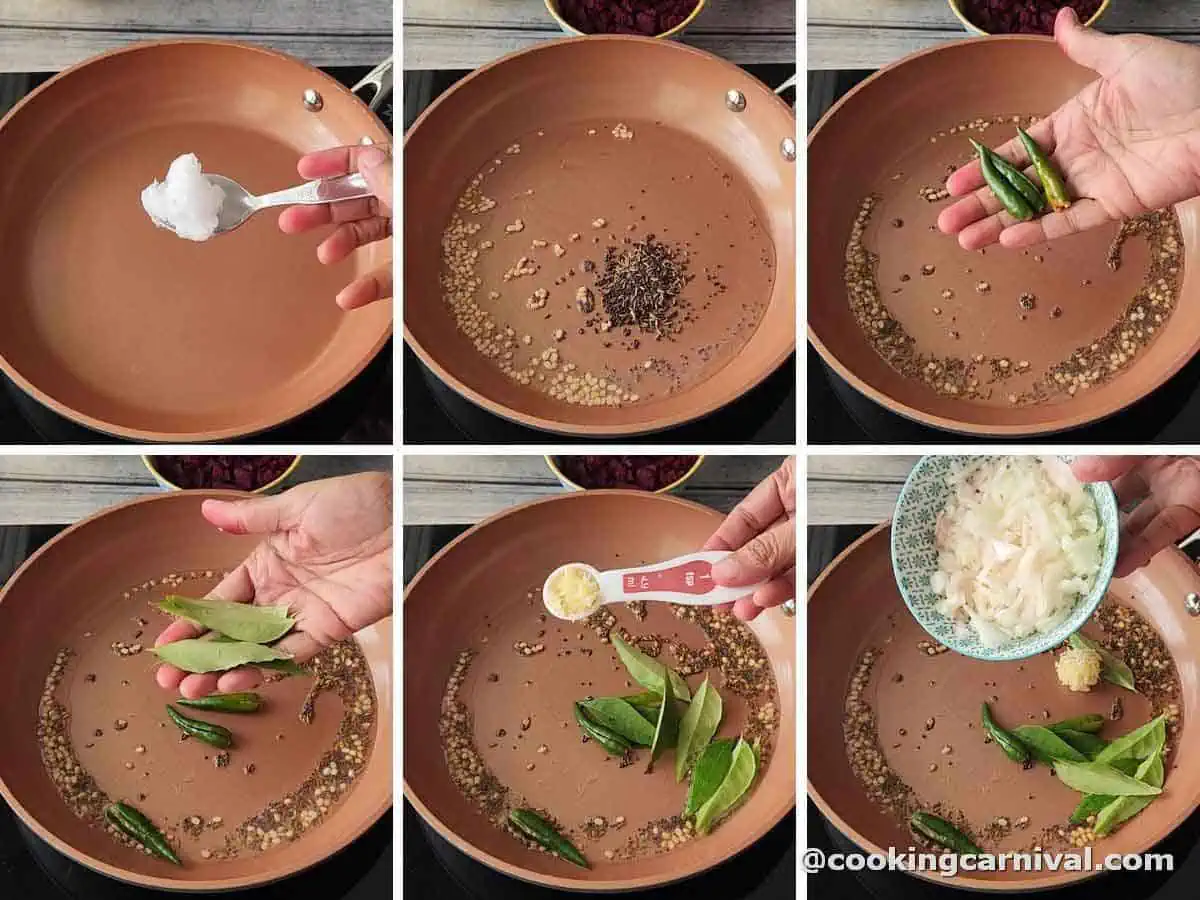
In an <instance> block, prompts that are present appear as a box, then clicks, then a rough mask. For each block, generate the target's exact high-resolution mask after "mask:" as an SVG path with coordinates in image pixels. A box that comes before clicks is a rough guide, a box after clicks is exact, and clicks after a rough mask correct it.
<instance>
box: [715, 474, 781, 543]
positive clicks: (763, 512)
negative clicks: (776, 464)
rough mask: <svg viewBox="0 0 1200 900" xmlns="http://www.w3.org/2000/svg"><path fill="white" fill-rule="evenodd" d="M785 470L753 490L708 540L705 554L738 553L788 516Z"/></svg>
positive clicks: (761, 482) (773, 475)
mask: <svg viewBox="0 0 1200 900" xmlns="http://www.w3.org/2000/svg"><path fill="white" fill-rule="evenodd" d="M784 481H785V478H784V476H783V471H782V469H779V470H776V471H775V472H773V473H771V477H770V478H767V479H765V480H764V481H760V482H759V483H758V484H757V485H755V486H754V490H752V491H751V492H750V493H749V494H747V495H746V496H745V498H744V499H743V500H742V502H741V503H739V504H738V505H737V506H735V507H734V508H733V511H732V512H730V513H729V515H728V516H726V517H725V521H724V522H722V523H721V526H720V527H719V528H718V529H717V530H716V533H715V534H713V536H712V537H710V538H709V539H708V542H707V543H706V544H705V545H704V549H705V550H735V549H737V548H738V547H741V546H744V545H745V544H746V543H747V542H748V541H750V540H751V539H752V538H754V537H755V536H757V535H760V534H762V533H763V532H764V531H766V530H767V529H768V528H769V527H770V526H771V525H773V524H774V523H775V522H776V521H778V520H779V519H780V518H782V517H783V516H785V515H786V514H787V507H786V506H785V502H784V500H785V498H784V493H783V492H784V489H785V487H786V485H785V484H784Z"/></svg>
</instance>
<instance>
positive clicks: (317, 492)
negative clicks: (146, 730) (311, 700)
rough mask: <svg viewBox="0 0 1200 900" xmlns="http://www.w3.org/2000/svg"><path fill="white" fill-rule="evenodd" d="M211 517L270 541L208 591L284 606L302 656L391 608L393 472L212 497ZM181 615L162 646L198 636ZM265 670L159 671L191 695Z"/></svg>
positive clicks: (290, 640)
mask: <svg viewBox="0 0 1200 900" xmlns="http://www.w3.org/2000/svg"><path fill="white" fill-rule="evenodd" d="M201 512H202V514H203V515H204V518H205V519H207V520H208V521H209V522H210V523H211V524H213V525H215V526H216V527H217V528H219V529H221V530H222V531H226V532H229V533H230V534H261V535H263V540H262V543H260V544H259V545H258V546H257V547H255V548H254V551H253V552H252V553H251V554H250V556H249V557H247V558H246V560H245V561H244V562H243V563H242V564H241V565H240V566H238V567H237V568H236V569H234V570H233V571H232V572H230V573H229V574H228V575H227V576H225V578H224V579H223V580H222V581H221V583H220V584H218V585H217V586H216V587H215V588H214V589H213V590H212V591H211V593H210V594H209V596H211V597H217V598H220V599H222V600H231V601H234V602H237V603H255V604H258V605H262V606H266V605H269V604H284V605H286V606H287V607H288V611H289V613H290V614H291V616H292V617H293V618H295V619H296V626H295V628H294V629H293V630H292V631H291V632H290V633H289V634H288V635H287V636H286V637H284V638H283V639H282V640H280V641H279V642H277V643H276V644H275V646H277V647H278V648H279V649H281V650H285V651H287V652H289V653H291V654H292V655H293V657H294V658H295V660H296V662H307V661H308V660H310V659H312V657H314V656H315V655H316V654H317V653H318V651H320V650H321V649H322V648H323V647H326V646H328V645H330V644H333V643H335V642H337V641H341V640H344V639H346V638H348V637H349V636H350V635H352V634H354V632H356V631H359V630H360V629H362V628H366V627H367V626H368V625H371V624H373V623H375V622H378V621H379V620H380V619H382V618H385V617H386V616H388V615H390V614H391V611H392V480H391V478H390V477H388V476H387V475H382V474H377V473H366V474H361V475H348V476H346V477H343V478H331V479H328V480H325V481H313V482H309V483H308V484H302V485H299V486H298V487H294V488H292V489H291V490H289V491H287V492H285V493H283V494H279V495H278V496H275V497H255V498H251V499H247V500H205V501H204V504H203V506H202V507H201ZM203 633H204V629H202V628H200V627H199V626H197V625H193V624H192V623H191V622H187V621H184V620H182V619H179V620H177V621H175V622H173V623H171V624H170V625H168V626H167V627H166V628H165V629H164V630H163V632H162V634H160V635H159V636H158V639H157V640H156V641H155V642H154V645H155V646H156V647H159V646H162V645H163V644H169V643H171V642H173V641H181V640H184V639H186V638H195V637H199V636H201V635H202V634H203ZM260 677H261V676H260V673H259V670H258V669H255V668H252V667H242V668H238V669H231V670H230V671H228V672H221V673H216V672H214V673H209V674H188V673H186V672H184V671H183V670H181V669H178V668H176V667H175V666H172V665H168V664H164V665H162V666H160V667H159V669H158V672H157V675H156V678H157V680H158V683H159V685H160V686H161V687H163V688H166V689H167V690H175V689H178V690H179V692H180V694H182V695H183V696H184V697H203V696H206V695H208V694H211V693H213V692H214V691H221V692H222V693H229V692H233V691H246V690H250V689H251V688H253V687H254V686H255V685H257V684H258V682H259V680H260Z"/></svg>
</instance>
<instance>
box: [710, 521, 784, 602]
mask: <svg viewBox="0 0 1200 900" xmlns="http://www.w3.org/2000/svg"><path fill="white" fill-rule="evenodd" d="M794 565H796V523H795V522H793V521H792V520H791V519H784V520H783V521H781V522H778V523H776V524H775V525H773V526H772V527H771V528H769V529H768V530H767V531H764V532H763V533H762V534H760V535H758V536H757V537H755V538H754V539H753V540H751V541H750V543H748V544H746V545H745V546H744V547H742V549H740V550H738V551H737V552H736V553H733V554H731V555H730V556H727V557H726V558H725V559H723V560H721V561H720V562H719V563H717V564H716V565H715V566H713V570H712V576H713V581H715V582H716V583H717V584H719V585H722V586H725V587H742V586H745V585H751V584H755V583H756V582H759V581H770V580H771V579H772V578H774V577H775V576H776V575H782V574H783V573H784V572H786V571H787V570H788V569H790V568H792V567H793V566H794Z"/></svg>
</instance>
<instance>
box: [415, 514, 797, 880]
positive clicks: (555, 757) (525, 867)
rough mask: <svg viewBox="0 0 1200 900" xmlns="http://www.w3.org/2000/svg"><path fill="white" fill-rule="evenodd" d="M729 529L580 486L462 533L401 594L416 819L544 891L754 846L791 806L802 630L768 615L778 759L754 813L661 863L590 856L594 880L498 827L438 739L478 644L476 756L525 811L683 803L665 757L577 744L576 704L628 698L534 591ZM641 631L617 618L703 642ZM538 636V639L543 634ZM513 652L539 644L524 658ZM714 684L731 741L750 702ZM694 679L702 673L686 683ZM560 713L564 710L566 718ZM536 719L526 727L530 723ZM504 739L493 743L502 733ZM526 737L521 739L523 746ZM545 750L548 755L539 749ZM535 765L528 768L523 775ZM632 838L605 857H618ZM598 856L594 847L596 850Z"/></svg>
mask: <svg viewBox="0 0 1200 900" xmlns="http://www.w3.org/2000/svg"><path fill="white" fill-rule="evenodd" d="M719 523H720V516H719V515H717V514H716V513H715V512H714V511H712V510H709V509H705V508H703V507H700V506H698V505H696V504H693V503H689V502H686V501H682V500H678V499H675V498H668V497H661V496H654V495H648V494H642V493H637V492H627V491H587V492H581V493H576V494H568V495H564V496H560V497H556V498H552V499H549V500H543V501H537V502H534V503H530V504H526V505H524V506H520V507H516V508H515V509H513V510H509V511H508V512H505V513H502V514H500V515H499V516H497V517H494V518H493V519H490V520H488V521H487V522H484V523H482V524H481V525H479V526H477V527H476V528H474V529H472V530H471V531H469V532H467V533H465V534H464V535H463V536H462V537H460V538H459V539H457V540H456V541H455V542H454V543H452V544H450V545H448V546H447V547H446V548H445V549H444V550H443V551H442V552H441V553H439V554H438V555H437V556H435V557H434V558H433V560H431V561H430V563H429V564H428V565H427V566H426V567H425V568H424V569H423V570H422V571H421V572H420V573H419V574H418V575H417V577H416V579H415V580H414V581H413V583H412V584H411V585H410V586H409V588H408V591H407V593H406V596H405V602H404V615H405V638H406V647H407V650H406V653H405V660H404V666H405V681H404V695H405V696H404V715H405V722H404V726H405V735H406V739H405V751H404V752H405V759H404V780H405V792H406V796H407V797H408V799H409V800H410V801H411V802H412V803H413V805H414V806H415V807H416V808H417V810H418V811H419V812H420V813H421V815H422V817H423V818H424V819H425V820H426V821H427V822H428V823H429V824H430V825H431V826H432V827H433V828H434V829H435V830H436V831H437V832H438V833H439V834H440V835H441V836H442V837H443V838H445V839H446V840H448V841H450V842H451V843H452V844H454V845H455V846H456V847H458V848H459V849H460V850H462V851H463V852H465V853H467V854H468V855H470V856H471V857H472V858H473V859H475V860H477V861H479V862H482V863H484V864H486V865H489V866H491V867H492V868H494V869H497V870H498V871H500V872H502V873H505V874H507V875H510V876H513V877H516V878H519V879H523V880H526V881H530V882H535V883H537V884H541V885H544V886H548V887H556V888H564V889H570V890H588V891H629V890H635V889H640V888H650V887H653V886H656V885H661V884H666V883H668V882H672V881H677V880H680V879H683V878H686V877H688V876H690V875H695V874H697V873H699V872H701V871H703V870H705V869H708V868H710V867H712V866H714V865H716V864H717V863H719V862H721V861H723V860H725V859H727V858H729V857H730V856H732V855H733V854H735V853H737V852H739V851H740V850H742V849H744V848H746V847H748V846H749V845H750V844H751V843H753V842H754V841H756V840H757V839H758V838H760V837H761V836H762V835H764V834H765V833H766V832H767V831H768V830H770V828H771V827H773V826H774V825H775V824H776V823H778V822H779V821H780V820H781V819H782V818H783V816H784V815H786V814H787V813H788V812H789V811H790V810H791V809H792V808H793V805H794V801H795V790H794V786H795V782H794V770H795V769H794V759H795V729H794V716H795V670H794V651H795V628H794V620H793V619H791V618H788V617H785V616H783V615H782V614H779V613H772V614H769V615H763V616H760V617H759V618H758V619H757V620H756V621H755V623H754V624H753V630H754V633H755V635H756V636H757V638H758V641H759V643H760V644H761V645H762V647H763V650H764V651H765V653H766V656H767V659H768V663H769V665H770V666H771V667H772V670H773V673H774V676H775V681H776V684H777V687H778V694H779V700H778V705H779V709H778V727H777V728H776V730H775V749H774V755H773V758H772V759H771V761H770V762H769V764H768V765H767V767H766V770H765V772H763V773H761V774H760V776H759V779H758V781H757V782H756V783H755V785H754V788H753V792H752V793H751V794H750V796H749V798H748V799H747V801H746V803H745V804H744V805H743V806H742V807H740V808H739V809H738V810H737V811H736V812H734V813H733V814H732V815H731V816H730V817H729V818H728V819H727V820H726V821H725V822H724V824H722V825H721V826H720V827H719V828H717V829H715V830H714V831H713V832H712V833H711V834H710V835H709V836H707V837H704V838H697V839H695V840H691V841H688V842H686V843H684V844H683V845H682V846H680V847H678V848H676V849H675V850H672V851H670V852H668V853H660V854H657V855H650V856H639V857H637V858H635V859H632V860H621V859H617V860H613V861H609V860H606V859H605V858H603V856H600V855H599V854H598V853H595V850H592V852H593V853H595V856H596V858H594V859H593V860H592V862H593V868H592V869H591V870H590V871H587V870H582V869H578V868H576V867H574V866H571V865H570V864H568V863H566V862H563V861H562V860H558V859H555V858H553V857H551V856H549V855H547V854H545V853H537V852H534V851H532V850H529V849H526V847H525V846H524V845H522V844H520V843H518V842H517V841H516V840H515V839H514V838H512V837H511V836H509V835H508V834H506V833H505V832H503V831H501V830H500V829H499V828H497V827H496V826H495V825H493V824H491V823H490V822H489V821H488V820H487V819H486V818H485V817H484V815H483V814H482V813H480V812H479V811H477V809H476V807H475V806H474V805H472V804H471V803H470V802H468V801H467V800H466V799H465V798H464V797H463V795H462V794H461V793H460V792H459V790H458V788H457V787H456V786H455V784H454V783H453V782H452V781H451V777H450V773H449V770H448V768H447V764H446V761H445V758H444V756H443V751H442V746H441V740H440V738H439V716H440V710H441V706H442V698H443V695H444V693H445V690H446V684H447V680H448V679H449V678H450V675H451V673H452V671H453V670H454V667H455V661H456V659H457V657H458V654H459V652H460V651H462V650H465V649H468V648H470V649H474V650H475V651H477V655H476V657H475V658H474V659H473V661H472V662H471V669H470V672H469V675H468V680H467V682H466V683H465V685H464V688H463V690H464V691H465V694H464V695H463V696H462V702H463V703H465V705H466V706H467V707H468V709H469V710H470V711H471V713H472V714H473V715H474V717H475V721H474V736H475V742H476V745H477V747H478V748H479V752H480V754H481V755H482V756H483V758H484V760H485V761H486V763H487V765H488V766H489V767H490V768H491V769H492V770H493V771H494V772H495V774H496V776H497V777H498V778H499V779H500V780H501V781H502V782H504V783H505V784H506V785H507V786H508V787H509V788H510V789H512V790H514V791H516V792H518V793H519V794H521V795H522V796H523V797H524V798H525V799H526V800H527V801H529V802H530V803H532V804H534V805H536V806H539V807H543V808H546V809H548V810H550V811H551V812H552V813H553V814H554V815H555V816H556V817H557V818H559V819H560V820H561V821H562V822H563V823H564V824H565V825H566V826H568V827H570V828H576V827H578V826H579V824H580V823H581V822H582V821H583V820H584V819H585V818H588V817H594V816H600V817H604V818H606V819H608V820H609V821H610V822H611V821H613V820H615V818H616V816H618V815H623V816H625V817H626V819H627V821H628V826H627V827H628V829H629V830H632V829H634V828H640V827H641V826H642V825H643V824H645V823H646V822H647V821H650V820H651V819H654V818H657V817H659V816H664V817H666V816H671V815H675V814H678V812H679V810H680V808H681V807H680V805H679V804H680V802H681V800H682V798H683V797H684V795H685V794H686V789H685V787H684V786H682V785H678V784H676V783H675V778H674V774H673V771H672V768H673V763H671V761H670V755H669V754H668V755H667V756H664V757H663V760H660V762H659V763H658V764H657V766H656V768H655V772H654V774H653V775H645V774H643V773H644V769H645V760H644V759H642V760H641V764H640V765H639V764H637V763H635V764H634V765H631V766H629V767H627V768H623V769H621V768H618V767H617V765H616V763H615V762H614V761H612V760H606V758H605V757H604V754H603V753H601V752H600V751H599V750H598V748H596V747H595V745H593V744H583V743H580V741H579V736H578V733H577V729H576V728H575V726H574V725H573V724H569V723H568V724H569V727H567V725H564V723H563V720H564V718H570V709H571V704H572V702H573V701H574V700H577V699H580V698H581V697H583V696H587V695H589V694H591V695H594V696H601V695H604V694H612V693H620V692H624V691H626V690H627V688H626V687H625V681H626V680H627V679H628V676H627V674H626V673H625V671H624V669H623V668H621V666H620V664H619V663H618V662H617V661H616V657H615V654H614V653H613V651H612V649H611V646H610V645H607V644H602V643H600V642H599V639H598V638H597V637H596V636H595V635H594V634H593V633H592V631H591V629H590V628H589V626H587V625H586V624H583V623H578V624H572V623H558V622H556V621H554V620H549V621H546V622H541V621H540V620H539V619H538V614H539V613H540V612H541V611H542V610H541V605H540V599H530V598H529V597H528V596H527V592H528V590H529V589H530V587H531V586H532V585H534V584H537V585H540V584H541V582H542V580H543V579H544V578H545V576H546V574H547V573H549V572H550V571H551V570H552V569H554V568H555V567H557V566H558V565H561V564H562V563H563V562H567V561H569V560H574V559H585V560H588V561H590V562H593V563H594V564H596V565H597V566H602V567H604V566H610V565H633V564H636V563H637V562H638V561H641V560H653V559H666V558H670V557H671V556H673V555H678V554H680V553H684V552H686V551H687V550H688V549H692V548H695V547H698V546H700V545H701V544H702V543H703V542H704V541H705V540H706V539H707V538H708V537H709V535H711V533H712V531H713V529H714V528H715V527H716V526H717V525H718V524H719ZM649 606H650V609H649V611H648V615H647V618H646V620H645V621H644V622H642V621H637V620H636V619H635V618H634V617H633V616H632V614H631V613H629V612H628V611H626V610H625V609H624V607H618V608H615V609H614V615H616V616H617V618H618V620H619V622H620V624H621V625H622V626H624V627H626V628H627V629H629V631H630V632H631V633H632V634H661V635H669V634H672V633H678V634H679V636H680V637H681V638H682V639H683V640H685V641H686V642H687V643H688V644H689V645H691V646H693V647H698V646H699V645H700V642H699V640H698V639H697V638H698V637H700V635H699V633H698V631H697V630H696V629H695V626H692V625H690V623H685V622H681V621H679V620H678V619H676V618H675V617H674V615H673V614H672V613H671V612H670V610H669V609H668V608H659V609H655V608H654V607H656V606H657V607H663V605H662V604H650V605H649ZM539 630H541V631H544V634H542V635H541V636H540V637H538V636H537V634H538V631H539ZM518 641H525V642H527V643H542V644H544V645H545V651H544V652H540V653H536V654H534V655H530V656H524V655H522V654H520V653H519V652H518V651H516V650H514V644H516V643H517V642H518ZM716 677H717V682H715V683H717V686H718V689H719V690H721V693H722V697H723V698H724V700H725V716H726V724H725V725H723V727H722V728H721V732H720V733H721V734H722V735H733V734H736V733H737V731H738V729H739V728H740V727H741V725H742V723H743V722H744V721H745V717H746V715H747V705H746V702H745V701H743V700H740V698H738V697H737V696H736V695H734V694H733V693H731V692H730V691H728V690H723V689H721V687H720V683H719V682H720V676H719V675H718V676H716ZM691 681H694V682H696V683H697V684H698V683H699V676H696V677H694V678H692V679H691ZM564 709H565V710H566V711H567V712H566V714H565V716H564V712H563V711H564ZM526 721H528V723H529V724H528V727H527V728H526V727H525V722H526ZM501 730H503V731H504V732H505V734H504V735H503V736H499V733H500V731H501ZM518 735H520V736H519V737H518ZM541 745H545V746H546V747H547V752H545V753H538V752H537V749H536V748H537V747H539V746H541ZM530 763H532V764H533V768H532V769H527V768H526V766H527V765H529V764H530ZM625 836H626V835H625V834H622V832H620V831H616V832H613V833H610V834H609V835H607V836H606V838H605V840H606V841H607V843H603V842H602V843H600V844H598V845H597V846H611V847H619V846H620V844H621V842H622V840H623V838H624V837H625ZM587 846H588V847H589V850H591V848H592V846H593V845H592V844H591V842H589V844H588V845H587Z"/></svg>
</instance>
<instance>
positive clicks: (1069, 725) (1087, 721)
mask: <svg viewBox="0 0 1200 900" xmlns="http://www.w3.org/2000/svg"><path fill="white" fill-rule="evenodd" d="M1046 727H1047V728H1049V729H1050V730H1051V731H1054V732H1058V731H1063V730H1065V731H1086V732H1089V733H1091V734H1095V733H1096V732H1097V731H1099V730H1100V729H1101V728H1103V727H1104V716H1102V715H1100V713H1088V714H1087V715H1086V716H1076V717H1075V718H1073V719H1063V720H1062V721H1061V722H1055V723H1054V724H1053V725H1048V726H1046Z"/></svg>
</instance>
